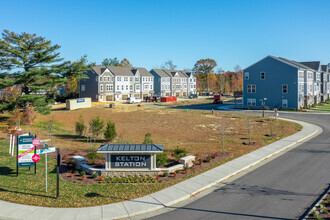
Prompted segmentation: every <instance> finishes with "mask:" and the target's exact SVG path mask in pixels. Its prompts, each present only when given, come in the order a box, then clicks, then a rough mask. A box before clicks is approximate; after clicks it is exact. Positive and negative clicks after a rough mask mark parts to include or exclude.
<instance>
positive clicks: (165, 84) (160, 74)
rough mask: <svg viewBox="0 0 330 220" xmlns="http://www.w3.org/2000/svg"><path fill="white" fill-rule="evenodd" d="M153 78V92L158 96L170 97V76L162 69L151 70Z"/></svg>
mask: <svg viewBox="0 0 330 220" xmlns="http://www.w3.org/2000/svg"><path fill="white" fill-rule="evenodd" d="M150 73H151V74H152V75H153V76H154V91H155V95H158V96H171V76H169V75H168V74H167V73H166V72H165V71H164V70H162V69H152V70H150Z"/></svg>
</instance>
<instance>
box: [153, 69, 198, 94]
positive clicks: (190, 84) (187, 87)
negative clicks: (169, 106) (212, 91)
mask: <svg viewBox="0 0 330 220" xmlns="http://www.w3.org/2000/svg"><path fill="white" fill-rule="evenodd" d="M150 73H151V74H153V75H154V77H155V83H154V85H155V94H157V95H160V96H176V97H180V96H188V95H190V94H196V77H195V76H194V75H193V74H192V73H191V72H189V71H182V70H165V69H152V70H151V71H150Z"/></svg>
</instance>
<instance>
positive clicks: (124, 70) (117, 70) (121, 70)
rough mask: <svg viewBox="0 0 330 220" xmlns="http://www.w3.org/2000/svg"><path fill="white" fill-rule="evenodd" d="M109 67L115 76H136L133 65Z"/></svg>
mask: <svg viewBox="0 0 330 220" xmlns="http://www.w3.org/2000/svg"><path fill="white" fill-rule="evenodd" d="M108 69H109V70H110V71H111V72H112V73H113V74H114V75H115V76H134V74H133V72H132V68H131V67H122V66H108Z"/></svg>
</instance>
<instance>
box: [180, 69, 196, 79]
mask: <svg viewBox="0 0 330 220" xmlns="http://www.w3.org/2000/svg"><path fill="white" fill-rule="evenodd" d="M181 72H183V73H184V74H186V75H187V77H194V74H193V73H192V72H190V71H185V70H183V71H181Z"/></svg>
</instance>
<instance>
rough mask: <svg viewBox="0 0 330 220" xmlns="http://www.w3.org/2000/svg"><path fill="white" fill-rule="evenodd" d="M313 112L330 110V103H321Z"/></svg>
mask: <svg viewBox="0 0 330 220" xmlns="http://www.w3.org/2000/svg"><path fill="white" fill-rule="evenodd" d="M313 112H330V103H327V104H324V105H321V106H319V107H318V108H317V109H313Z"/></svg>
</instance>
